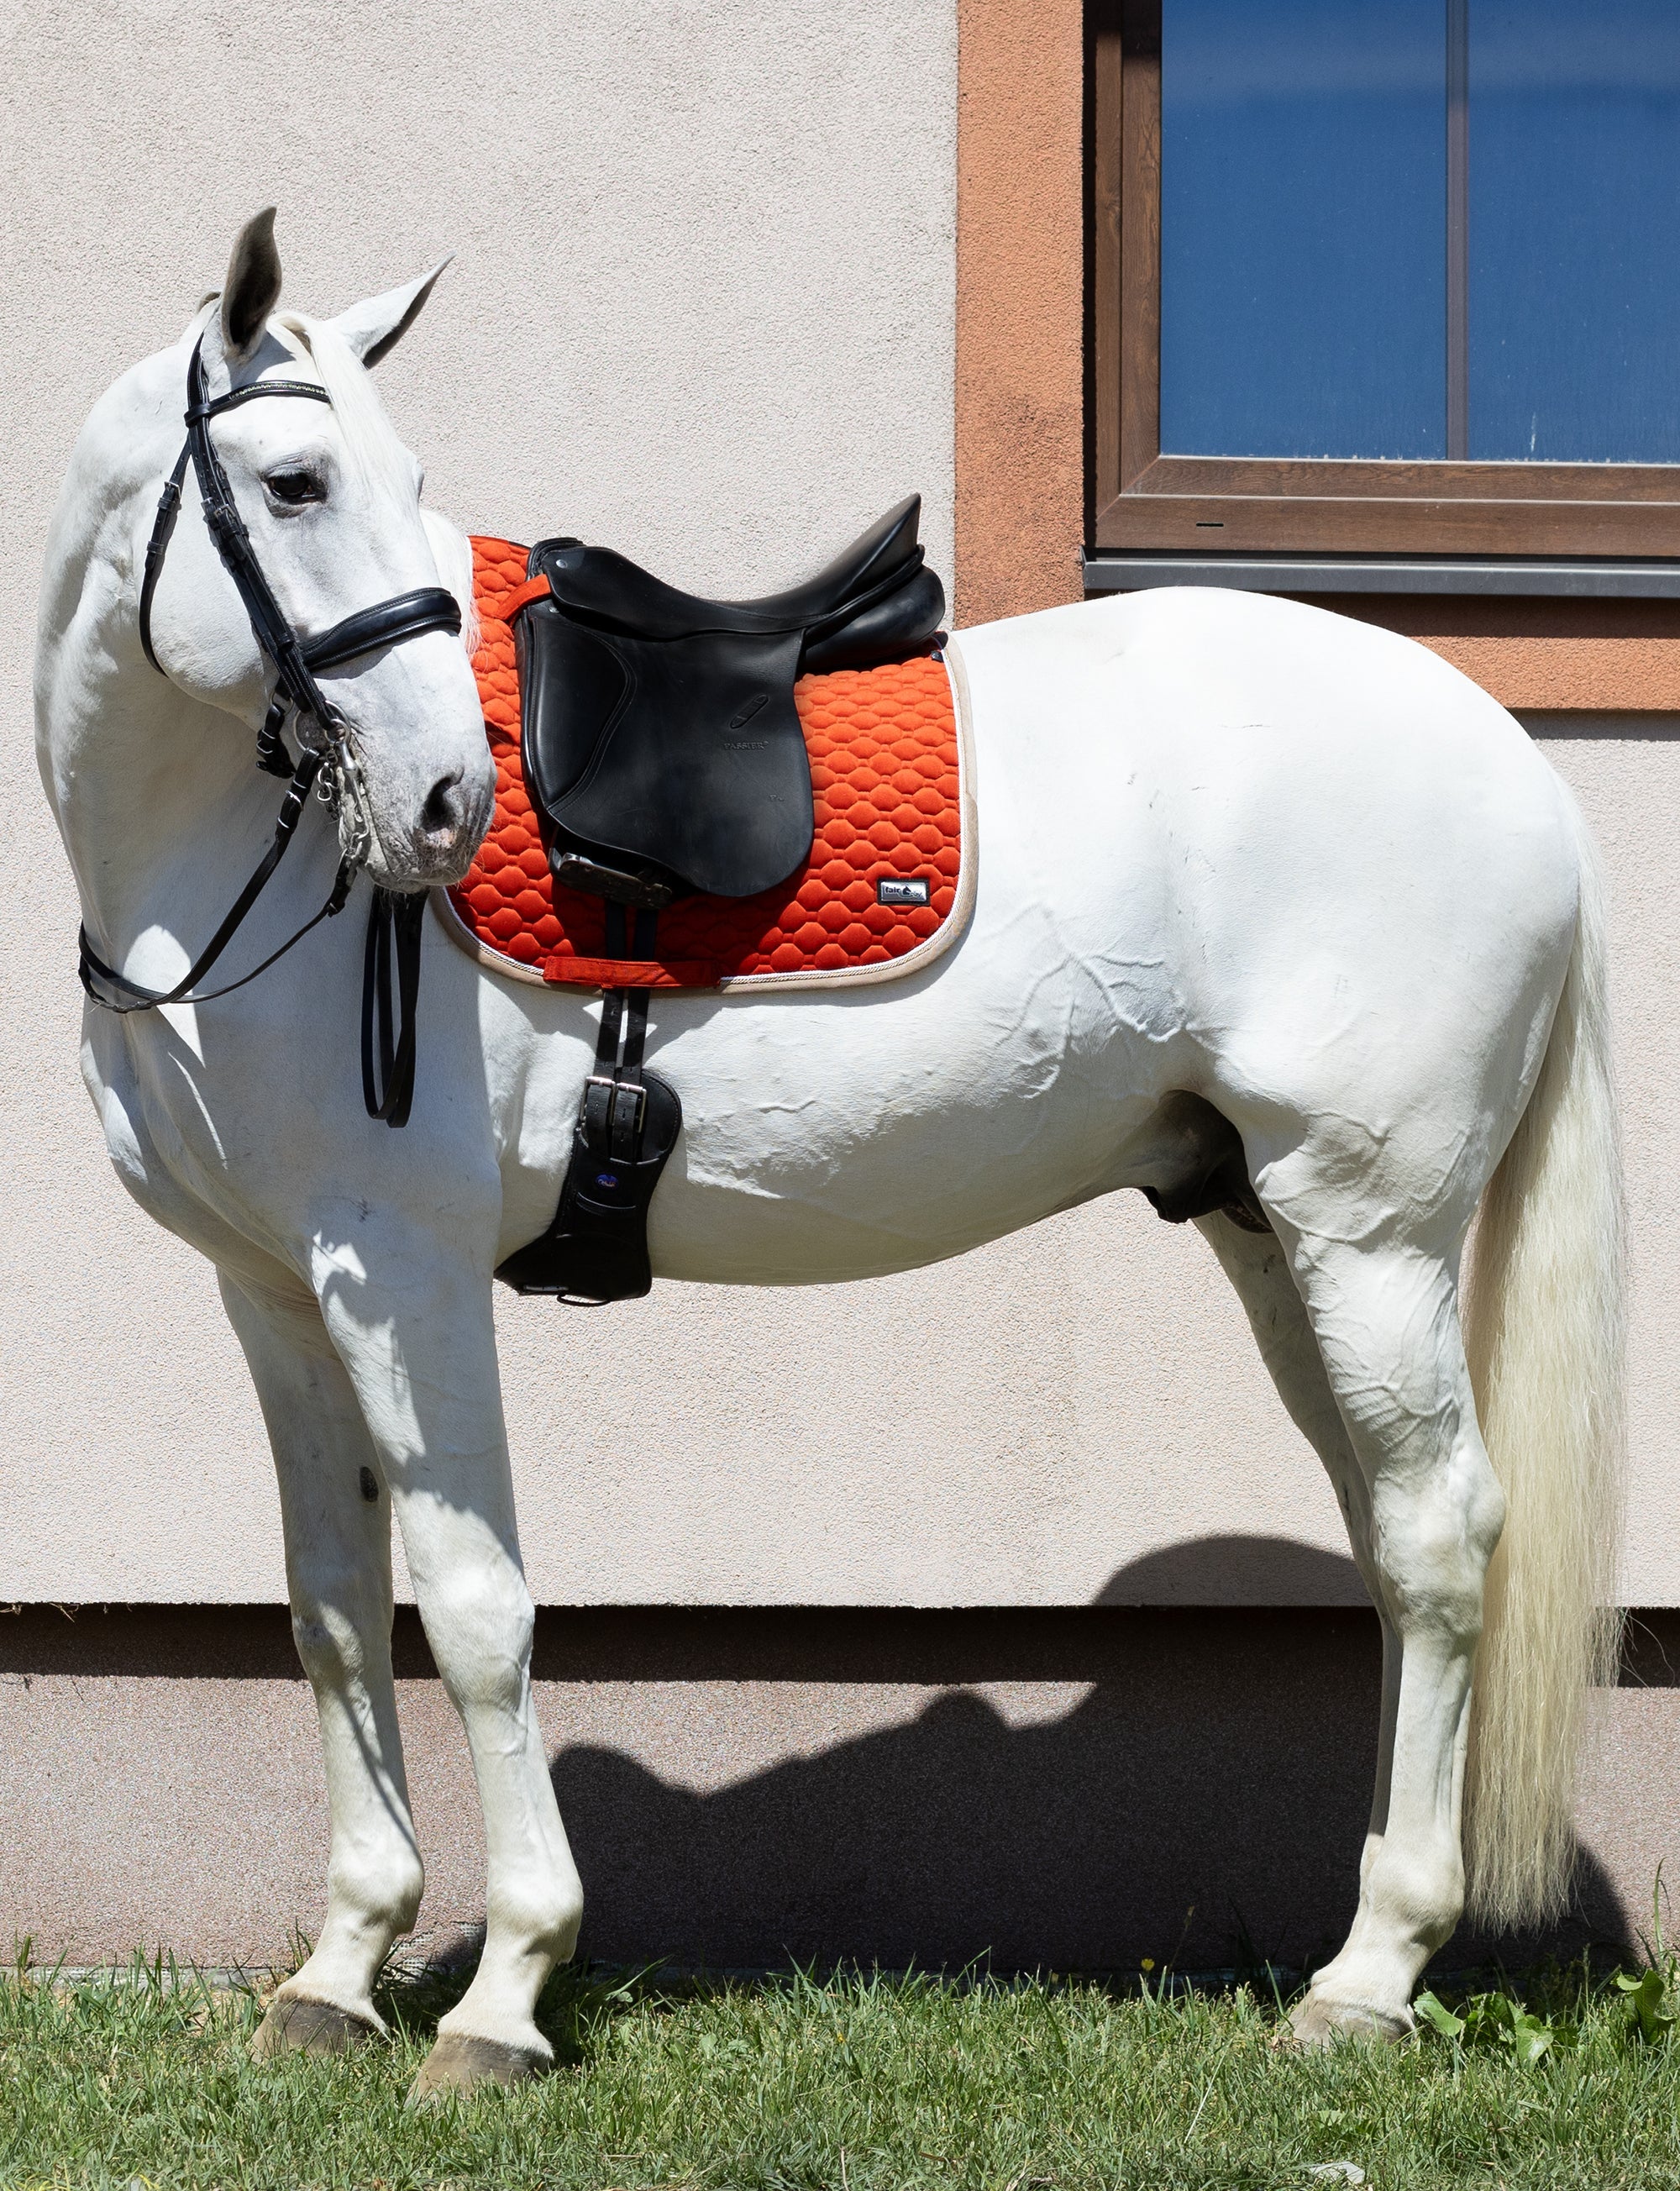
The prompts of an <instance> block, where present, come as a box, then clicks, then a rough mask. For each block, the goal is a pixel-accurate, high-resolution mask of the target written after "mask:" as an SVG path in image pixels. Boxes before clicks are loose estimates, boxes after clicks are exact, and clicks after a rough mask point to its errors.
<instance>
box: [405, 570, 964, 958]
mask: <svg viewBox="0 0 1680 2191" xmlns="http://www.w3.org/2000/svg"><path fill="white" fill-rule="evenodd" d="M472 547H473V586H474V593H475V596H476V605H477V610H478V618H479V632H480V637H479V646H478V652H477V653H476V655H475V657H474V659H473V668H474V671H475V673H476V676H477V679H478V688H479V694H480V697H481V701H482V703H483V707H484V726H485V734H486V736H487V738H488V740H489V743H490V750H491V752H492V754H493V756H494V759H495V762H496V814H495V819H494V821H493V822H492V824H491V827H490V830H489V833H488V834H487V837H486V838H485V840H484V843H483V845H481V847H480V850H479V853H478V856H477V858H476V861H475V862H474V864H473V868H472V871H471V873H470V874H469V875H468V876H467V878H466V879H465V880H464V882H463V883H462V884H461V885H459V886H458V888H456V889H454V890H452V891H449V892H447V894H445V893H443V892H439V893H438V894H437V896H436V903H437V905H438V908H439V910H440V912H441V913H442V914H443V917H444V925H445V926H446V927H447V929H448V930H449V932H450V934H451V935H452V936H453V938H454V940H455V941H456V942H458V943H459V944H460V945H461V946H462V947H463V948H464V949H465V950H468V951H470V952H471V953H474V954H475V955H476V957H477V958H478V959H480V960H481V963H483V964H484V965H487V966H489V967H491V968H492V969H493V970H494V971H496V972H498V973H501V974H505V975H508V976H511V977H512V978H514V979H515V980H522V981H536V982H545V983H555V984H560V985H567V986H578V987H593V988H599V987H605V986H612V987H619V986H624V985H625V984H626V983H629V982H634V983H635V985H636V986H638V987H646V988H687V989H693V988H716V987H728V988H732V989H733V988H744V989H756V988H764V989H770V988H777V989H787V988H811V987H828V986H829V985H831V984H841V983H844V984H855V983H858V982H881V981H891V980H894V979H897V977H898V976H901V975H904V974H908V973H912V972H914V971H916V970H919V969H920V968H921V967H923V966H925V965H927V964H928V963H929V962H930V960H931V959H936V958H937V957H938V956H939V954H940V953H942V952H943V951H944V950H946V949H947V948H948V947H949V945H950V943H951V942H953V941H954V938H955V937H956V936H958V935H959V934H960V932H961V930H962V926H963V924H964V921H965V919H966V917H967V914H968V911H969V908H970V907H971V904H972V902H973V896H974V865H975V853H976V830H975V828H974V822H973V817H972V813H971V802H972V796H973V794H972V783H973V771H972V767H971V762H970V758H969V754H968V750H967V745H968V734H967V727H966V724H965V720H964V716H963V710H962V708H961V705H960V701H959V699H958V697H957V693H956V690H955V680H954V679H953V677H952V676H951V674H949V672H948V669H947V666H946V663H945V662H944V661H943V659H942V658H941V657H939V656H937V655H934V654H919V655H916V656H914V657H911V659H909V660H908V661H907V662H900V663H890V664H887V665H886V666H884V667H882V668H880V669H840V670H833V671H829V672H828V673H826V674H818V675H811V676H806V677H802V678H800V680H799V683H798V685H797V686H795V688H794V700H795V703H796V704H797V706H798V709H799V714H800V726H801V728H802V729H803V731H804V732H805V739H806V751H807V754H808V755H809V757H810V761H811V777H812V792H813V795H814V803H815V818H816V834H815V837H814V839H813V840H812V848H811V852H810V856H809V857H808V858H807V859H806V862H805V863H804V864H803V866H801V867H800V868H798V869H796V870H795V872H794V874H791V875H789V877H788V879H787V880H786V881H785V882H783V883H780V884H778V885H777V886H776V887H775V888H774V889H773V890H767V891H760V893H759V894H758V895H757V896H754V897H749V898H738V899H731V898H718V897H706V896H698V895H697V896H691V897H685V898H682V899H680V900H678V902H676V903H675V904H674V905H672V906H670V907H669V908H667V909H666V910H665V912H664V913H662V915H661V916H660V920H659V956H658V959H652V960H641V959H637V960H633V961H627V960H625V959H622V958H617V959H614V958H610V957H609V956H608V955H607V936H606V908H605V905H604V903H603V902H602V901H601V899H600V898H598V897H595V896H588V895H585V894H584V892H582V891H572V890H567V889H565V888H562V887H561V886H560V885H556V884H555V880H554V879H553V877H552V875H551V874H550V871H549V862H548V858H547V856H546V854H545V852H544V848H543V845H542V840H541V838H540V836H539V834H538V824H537V817H536V813H535V811H534V809H533V807H532V802H531V799H530V796H529V794H528V793H527V789H526V785H525V777H524V769H523V765H522V762H521V748H520V694H519V673H518V669H517V666H516V664H515V652H514V639H513V630H512V627H511V624H510V623H509V622H508V620H507V618H506V617H504V616H500V615H498V614H497V610H498V607H499V606H504V604H505V603H506V602H507V600H508V599H509V596H510V595H512V594H513V593H514V591H515V589H516V588H517V587H519V585H520V584H521V582H522V581H523V579H524V577H525V567H526V553H527V551H526V550H525V549H523V548H521V547H519V546H516V545H515V544H514V543H511V542H509V541H504V540H494V539H486V538H475V540H474V541H473V543H472Z"/></svg>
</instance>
